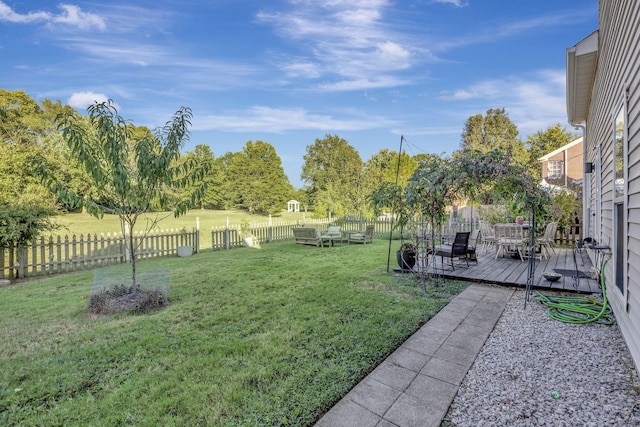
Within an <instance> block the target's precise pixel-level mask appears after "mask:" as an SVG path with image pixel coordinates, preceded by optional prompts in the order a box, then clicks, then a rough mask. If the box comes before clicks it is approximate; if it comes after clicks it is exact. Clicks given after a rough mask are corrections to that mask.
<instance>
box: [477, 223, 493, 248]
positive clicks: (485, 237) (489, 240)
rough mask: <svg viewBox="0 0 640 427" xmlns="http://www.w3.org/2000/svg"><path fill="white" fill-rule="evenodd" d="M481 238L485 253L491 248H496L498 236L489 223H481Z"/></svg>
mask: <svg viewBox="0 0 640 427" xmlns="http://www.w3.org/2000/svg"><path fill="white" fill-rule="evenodd" d="M480 237H481V239H482V251H483V252H486V251H488V250H489V247H491V246H494V247H495V246H496V234H495V232H494V231H493V227H492V226H491V224H489V223H488V222H487V221H480ZM496 249H497V248H496Z"/></svg>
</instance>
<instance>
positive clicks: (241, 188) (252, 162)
mask: <svg viewBox="0 0 640 427" xmlns="http://www.w3.org/2000/svg"><path fill="white" fill-rule="evenodd" d="M229 175H230V176H233V185H235V186H236V189H235V194H236V195H237V199H236V204H237V206H239V207H241V208H243V209H246V210H247V211H249V212H250V213H253V212H259V213H264V214H274V213H277V212H280V211H281V210H282V209H283V208H284V206H285V205H286V202H287V200H289V199H290V198H291V196H292V195H293V187H292V186H291V184H290V183H289V179H288V178H287V175H286V174H285V173H284V169H283V168H282V161H281V160H280V157H279V156H278V154H277V153H276V150H275V148H274V147H273V145H271V144H269V143H266V142H263V141H256V142H252V141H248V142H247V143H246V145H245V146H244V148H243V149H242V153H241V154H240V155H239V156H235V157H234V159H233V162H232V163H231V165H230V168H229Z"/></svg>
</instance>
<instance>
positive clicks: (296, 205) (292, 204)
mask: <svg viewBox="0 0 640 427" xmlns="http://www.w3.org/2000/svg"><path fill="white" fill-rule="evenodd" d="M287 212H300V202H299V201H297V200H289V201H288V202H287Z"/></svg>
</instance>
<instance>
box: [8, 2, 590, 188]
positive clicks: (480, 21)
mask: <svg viewBox="0 0 640 427" xmlns="http://www.w3.org/2000/svg"><path fill="white" fill-rule="evenodd" d="M63 1H64V0H63ZM597 7H598V2H597V0H587V1H585V0H563V1H557V0H551V1H547V0H538V1H517V0H492V1H489V0H482V1H481V0H415V1H412V0H406V1H400V0H395V1H392V0H316V1H312V0H270V1H256V0H182V1H165V0H156V1H119V0H112V1H108V2H104V1H103V2H98V1H75V0H69V1H68V2H66V3H59V2H56V1H36V0H29V1H27V0H0V63H1V64H2V74H1V76H0V82H1V84H0V87H2V88H4V89H8V90H18V89H21V90H24V91H26V92H27V93H29V95H31V96H32V97H34V98H35V99H36V100H38V101H41V100H42V99H45V98H49V99H53V100H56V99H59V100H61V101H62V102H64V103H68V104H70V105H72V106H73V107H75V108H77V109H78V110H79V111H81V112H86V107H87V105H89V104H90V103H92V102H93V101H95V100H98V101H103V100H105V99H107V98H111V99H113V100H114V101H115V102H116V104H117V105H118V106H119V111H120V113H121V114H122V115H123V116H124V117H125V118H127V119H130V120H132V121H133V122H134V123H135V124H136V125H146V126H149V127H151V128H154V127H156V126H159V125H162V124H164V123H165V122H166V121H167V120H169V118H170V117H171V115H172V114H173V113H174V112H175V111H176V110H177V109H178V108H180V107H181V106H187V107H190V108H191V109H192V110H193V114H194V118H193V127H192V134H191V139H190V141H189V142H188V144H187V146H186V149H187V150H191V149H193V147H194V146H195V145H196V144H207V145H209V146H210V147H211V149H212V151H213V152H214V154H215V155H216V156H219V155H222V154H224V153H225V152H228V151H233V152H236V151H240V150H241V149H242V147H243V146H244V145H245V144H246V142H247V141H250V140H251V141H256V140H262V141H265V142H268V143H270V144H271V145H273V146H274V147H275V149H276V151H277V153H278V155H279V156H280V158H281V159H282V164H283V167H284V169H285V172H286V173H287V175H288V176H289V179H290V181H291V183H292V184H293V185H294V186H296V187H300V186H301V185H302V182H301V181H300V171H301V167H302V164H303V155H304V154H305V153H306V147H307V146H308V145H312V144H313V143H314V141H315V140H316V139H317V138H320V139H322V138H324V137H325V135H327V134H330V135H339V136H340V137H342V138H344V139H346V140H347V141H348V142H349V144H350V145H352V146H353V147H354V148H355V149H356V150H357V151H358V152H359V153H360V156H361V157H362V159H363V160H365V161H366V160H367V159H368V158H369V157H370V156H371V155H372V154H374V153H376V152H378V151H379V150H380V149H383V148H388V149H391V150H398V148H399V144H400V137H401V135H402V136H404V138H405V142H404V144H403V148H404V149H406V151H407V152H408V153H409V154H417V153H424V152H426V153H436V154H442V153H446V154H448V153H451V152H452V151H453V150H456V149H457V148H459V144H460V135H461V133H462V129H463V126H464V123H465V121H466V120H467V118H468V117H469V116H471V115H474V114H479V113H482V114H483V113H485V112H486V110H487V109H489V108H503V107H504V108H505V109H506V111H507V113H508V114H509V117H510V118H511V120H512V121H513V122H514V123H515V124H516V125H517V126H518V129H519V131H520V137H521V139H523V140H526V137H527V135H529V134H532V133H534V132H536V131H538V130H544V129H546V128H547V127H548V126H551V125H554V124H556V123H560V124H562V125H563V126H566V127H567V128H568V129H570V130H573V129H571V128H570V127H569V126H568V125H567V124H566V107H565V52H566V48H568V47H571V46H573V45H575V44H576V43H578V42H579V41H580V40H581V39H583V38H584V37H586V36H588V35H589V34H591V32H593V31H595V30H596V29H597Z"/></svg>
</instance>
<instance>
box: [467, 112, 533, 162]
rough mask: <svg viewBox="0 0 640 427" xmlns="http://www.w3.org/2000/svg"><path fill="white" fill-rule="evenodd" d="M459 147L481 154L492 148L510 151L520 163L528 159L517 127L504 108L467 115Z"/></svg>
mask: <svg viewBox="0 0 640 427" xmlns="http://www.w3.org/2000/svg"><path fill="white" fill-rule="evenodd" d="M460 148H461V149H462V150H463V151H464V150H472V151H477V152H480V153H483V154H484V153H488V152H490V151H492V150H501V151H504V152H510V153H511V156H512V157H513V159H514V161H515V162H516V163H520V164H525V163H526V161H527V160H528V156H527V153H526V148H525V146H524V144H523V143H522V141H521V140H520V139H519V138H518V127H517V126H516V125H515V124H514V123H513V122H512V121H511V119H510V118H509V115H508V114H507V113H506V112H505V109H504V108H496V109H493V108H490V109H489V110H487V113H486V114H485V115H484V116H482V115H481V114H476V115H474V116H471V117H469V118H468V119H467V121H466V122H465V125H464V130H463V132H462V142H461V145H460Z"/></svg>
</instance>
